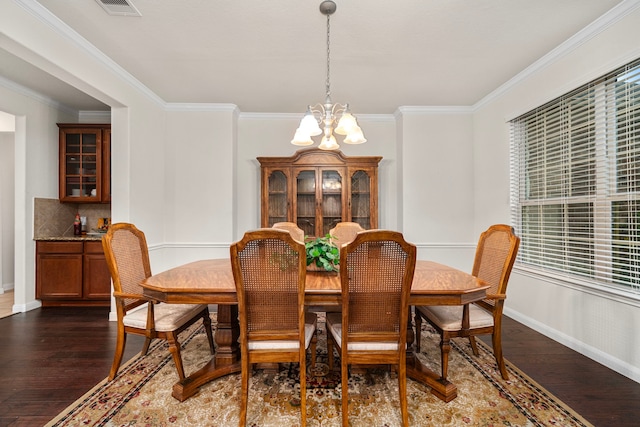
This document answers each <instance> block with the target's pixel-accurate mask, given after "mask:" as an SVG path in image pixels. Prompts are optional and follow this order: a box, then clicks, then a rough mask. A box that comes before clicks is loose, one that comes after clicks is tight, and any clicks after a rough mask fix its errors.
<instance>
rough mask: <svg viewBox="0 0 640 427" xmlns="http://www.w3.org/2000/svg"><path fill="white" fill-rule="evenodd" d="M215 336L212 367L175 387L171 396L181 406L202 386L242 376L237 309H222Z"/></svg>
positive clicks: (204, 367) (236, 307) (201, 370)
mask: <svg viewBox="0 0 640 427" xmlns="http://www.w3.org/2000/svg"><path fill="white" fill-rule="evenodd" d="M214 336H215V342H216V354H215V355H214V356H213V357H212V358H211V360H210V361H209V363H207V364H206V365H204V366H203V367H202V368H200V369H199V370H197V371H195V372H193V373H191V374H190V375H189V376H188V377H186V378H185V379H184V380H182V381H178V382H177V383H175V384H174V385H173V392H172V393H171V395H172V396H173V397H174V398H176V399H178V400H179V401H180V402H184V401H185V400H187V399H188V398H189V397H191V396H193V395H194V394H196V393H197V392H198V388H200V386H202V385H204V384H206V383H208V382H209V381H211V380H214V379H216V378H220V377H222V376H225V375H229V374H235V373H237V372H241V369H242V366H241V364H240V346H239V345H238V337H239V336H240V327H239V325H238V306H237V305H223V304H220V305H218V310H217V324H216V330H215V335H214Z"/></svg>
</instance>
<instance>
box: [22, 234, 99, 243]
mask: <svg viewBox="0 0 640 427" xmlns="http://www.w3.org/2000/svg"><path fill="white" fill-rule="evenodd" d="M33 240H35V241H43V242H56V241H57V242H73V241H96V242H99V241H101V240H102V236H101V235H96V234H85V235H84V236H51V237H42V236H40V237H34V239H33Z"/></svg>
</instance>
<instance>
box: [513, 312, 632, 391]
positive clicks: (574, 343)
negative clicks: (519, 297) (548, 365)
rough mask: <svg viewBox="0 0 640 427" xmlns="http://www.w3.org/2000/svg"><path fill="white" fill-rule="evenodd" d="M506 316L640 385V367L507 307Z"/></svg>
mask: <svg viewBox="0 0 640 427" xmlns="http://www.w3.org/2000/svg"><path fill="white" fill-rule="evenodd" d="M504 314H505V315H507V316H508V317H510V318H512V319H514V320H516V321H518V322H520V323H522V324H523V325H525V326H528V327H530V328H531V329H533V330H535V331H537V332H540V333H541V334H542V335H545V336H547V337H549V338H551V339H552V340H554V341H557V342H559V343H560V344H562V345H564V346H566V347H569V348H570V349H572V350H574V351H577V352H578V353H580V354H582V355H583V356H586V357H588V358H589V359H592V360H595V361H596V362H598V363H600V364H602V365H604V366H606V367H607V368H609V369H611V370H614V371H616V372H617V373H619V374H620V375H624V376H625V377H627V378H630V379H632V380H633V381H635V382H637V383H640V368H639V367H637V366H632V365H630V364H629V363H627V362H625V361H623V360H620V359H617V358H615V357H612V356H611V355H610V354H607V353H605V352H603V351H601V350H598V349H597V348H595V347H592V346H590V345H588V344H585V343H584V342H582V341H578V340H576V339H575V338H573V337H570V336H569V335H566V334H564V333H562V332H560V331H558V330H556V329H553V328H550V327H549V326H548V325H545V324H544V323H540V322H539V321H537V320H535V319H532V318H530V317H528V316H525V315H523V314H521V313H519V312H517V311H515V310H512V309H509V308H507V307H505V309H504ZM507 358H508V357H507Z"/></svg>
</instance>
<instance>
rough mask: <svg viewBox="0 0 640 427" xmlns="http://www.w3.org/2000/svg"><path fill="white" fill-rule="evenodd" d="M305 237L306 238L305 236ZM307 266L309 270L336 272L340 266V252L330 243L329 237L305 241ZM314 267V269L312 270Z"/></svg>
mask: <svg viewBox="0 0 640 427" xmlns="http://www.w3.org/2000/svg"><path fill="white" fill-rule="evenodd" d="M305 237H307V236H305ZM304 246H305V249H306V252H307V266H308V267H309V266H310V267H312V268H311V269H318V270H325V271H337V270H338V264H340V250H339V249H338V247H337V246H336V245H334V244H333V243H331V236H330V235H329V234H327V235H326V236H324V237H316V238H315V239H311V240H306V243H305V245H304ZM314 267H315V268H314Z"/></svg>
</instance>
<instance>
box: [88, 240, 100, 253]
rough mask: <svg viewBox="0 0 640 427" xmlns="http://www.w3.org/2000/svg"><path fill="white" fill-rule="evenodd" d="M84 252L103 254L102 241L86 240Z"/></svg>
mask: <svg viewBox="0 0 640 427" xmlns="http://www.w3.org/2000/svg"><path fill="white" fill-rule="evenodd" d="M84 253H86V254H103V253H104V252H103V249H102V242H84Z"/></svg>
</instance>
